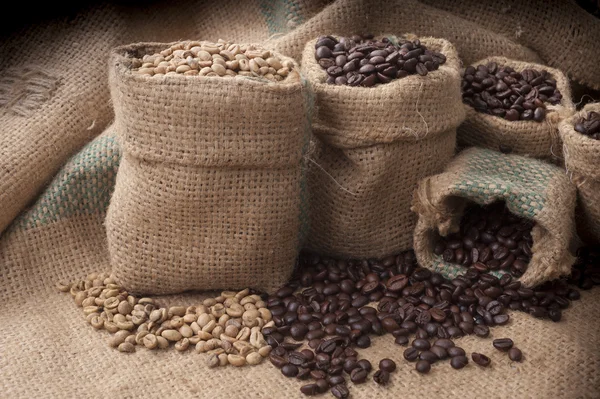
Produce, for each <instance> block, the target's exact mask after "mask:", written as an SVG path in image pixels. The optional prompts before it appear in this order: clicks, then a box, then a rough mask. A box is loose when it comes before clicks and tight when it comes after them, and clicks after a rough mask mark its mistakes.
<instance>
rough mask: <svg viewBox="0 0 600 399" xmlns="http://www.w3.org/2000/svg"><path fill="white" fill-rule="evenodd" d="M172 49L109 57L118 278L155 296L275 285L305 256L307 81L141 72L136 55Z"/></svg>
mask: <svg viewBox="0 0 600 399" xmlns="http://www.w3.org/2000/svg"><path fill="white" fill-rule="evenodd" d="M169 46H170V45H168V44H157V43H151V44H136V45H130V46H124V47H119V48H117V49H116V50H115V51H114V52H113V56H112V58H111V72H110V75H111V76H110V79H111V92H112V99H113V105H114V107H115V114H116V127H117V132H118V135H119V140H120V143H121V146H122V149H123V160H122V162H121V166H120V168H119V173H118V175H117V183H116V187H115V192H114V194H113V197H112V199H111V204H110V208H109V212H108V216H107V220H106V230H107V234H108V245H109V250H110V255H111V263H112V270H113V273H114V274H115V277H116V278H117V280H118V281H119V283H120V284H122V285H123V286H124V287H126V288H127V290H129V291H132V292H141V293H151V294H168V293H177V292H183V291H186V290H192V289H217V288H223V289H225V288H228V289H235V288H239V289H243V288H245V287H251V288H257V289H261V290H264V291H271V290H273V289H276V288H277V287H279V286H280V285H282V284H283V283H285V282H286V281H287V280H288V279H289V277H290V276H291V273H292V270H293V268H294V265H295V261H296V257H297V255H298V251H299V249H300V240H299V234H300V210H301V208H300V206H301V177H302V163H301V161H302V159H303V157H302V152H303V147H305V146H306V144H307V142H308V137H307V134H308V118H307V109H306V108H305V101H304V94H303V92H302V83H301V81H300V75H299V73H298V72H297V71H292V72H291V73H290V75H289V76H288V77H287V78H286V79H285V80H284V81H282V82H278V83H273V82H271V83H266V82H265V81H259V80H257V79H254V78H242V77H238V78H235V79H224V78H219V77H201V76H192V77H187V76H181V75H177V76H165V77H162V78H153V77H148V76H142V75H137V74H134V73H132V72H131V60H132V57H138V58H141V57H142V56H143V55H144V54H154V53H155V52H159V51H162V50H164V49H165V48H167V47H169ZM286 59H287V58H286Z"/></svg>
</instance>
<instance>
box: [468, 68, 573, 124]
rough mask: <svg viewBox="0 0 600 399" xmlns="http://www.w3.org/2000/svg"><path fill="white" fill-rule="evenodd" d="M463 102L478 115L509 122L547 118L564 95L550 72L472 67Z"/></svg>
mask: <svg viewBox="0 0 600 399" xmlns="http://www.w3.org/2000/svg"><path fill="white" fill-rule="evenodd" d="M462 93H463V94H462V96H463V102H464V103H465V104H468V105H470V106H471V107H473V108H474V109H475V110H476V111H478V112H483V113H486V114H490V115H494V116H498V117H501V118H504V119H506V120H509V121H516V120H534V121H536V122H542V121H543V120H544V119H545V118H546V113H547V111H546V105H545V103H546V102H547V103H550V104H552V105H556V104H558V103H560V100H561V99H562V94H561V93H560V91H559V90H558V89H557V88H556V80H555V79H554V78H552V76H550V74H549V73H548V72H547V71H546V70H542V71H538V70H535V69H524V70H523V71H521V72H518V71H515V70H514V69H513V68H511V67H498V65H496V64H494V63H491V64H488V65H478V66H477V67H474V66H469V67H467V68H466V69H465V71H464V74H463V80H462Z"/></svg>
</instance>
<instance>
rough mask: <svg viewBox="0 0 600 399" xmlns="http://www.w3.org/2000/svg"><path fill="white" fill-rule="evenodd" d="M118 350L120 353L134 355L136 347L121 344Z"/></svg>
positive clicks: (127, 343)
mask: <svg viewBox="0 0 600 399" xmlns="http://www.w3.org/2000/svg"><path fill="white" fill-rule="evenodd" d="M117 349H118V350H119V352H124V353H132V352H135V346H133V345H132V344H130V343H129V342H123V343H122V344H120V345H119V346H118V347H117Z"/></svg>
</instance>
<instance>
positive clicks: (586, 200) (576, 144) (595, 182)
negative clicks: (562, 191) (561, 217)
mask: <svg viewBox="0 0 600 399" xmlns="http://www.w3.org/2000/svg"><path fill="white" fill-rule="evenodd" d="M591 111H596V112H600V103H594V104H588V105H586V106H585V107H584V108H583V110H582V111H581V112H578V113H577V114H575V115H574V116H572V117H571V118H569V119H567V120H565V121H563V122H561V124H560V137H561V139H562V141H563V152H564V157H565V167H566V169H567V172H569V173H568V174H569V176H570V178H571V179H572V181H573V183H575V185H576V186H577V191H578V194H579V195H578V211H577V213H576V217H575V220H576V222H577V231H578V233H579V235H580V236H581V238H582V239H583V240H584V241H588V242H590V243H600V140H594V139H592V138H589V137H587V136H585V135H583V134H581V133H579V132H576V131H575V129H574V128H573V127H574V125H575V124H576V123H577V121H579V119H580V118H581V117H584V116H587V114H588V112H591Z"/></svg>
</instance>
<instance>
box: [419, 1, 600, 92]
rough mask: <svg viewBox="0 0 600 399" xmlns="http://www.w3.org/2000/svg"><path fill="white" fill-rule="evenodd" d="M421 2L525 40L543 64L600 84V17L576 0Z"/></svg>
mask: <svg viewBox="0 0 600 399" xmlns="http://www.w3.org/2000/svg"><path fill="white" fill-rule="evenodd" d="M420 1H422V2H423V3H426V4H429V5H431V6H433V7H437V8H439V9H440V11H441V10H443V11H448V12H450V13H452V14H453V15H454V16H457V17H461V18H464V19H465V20H468V21H470V22H473V23H475V24H477V25H479V26H484V27H485V28H486V29H489V30H490V31H492V32H496V33H497V34H499V35H503V36H504V37H506V38H508V39H509V40H512V41H514V42H516V43H519V44H522V45H524V46H526V47H528V48H530V49H532V50H533V51H535V52H536V53H537V54H538V55H539V56H540V57H541V58H542V59H543V60H544V64H547V65H550V66H551V67H554V68H557V69H560V70H561V71H563V72H564V73H566V74H567V76H568V77H569V78H570V79H573V80H575V81H577V82H579V83H581V84H583V85H586V86H589V87H592V88H594V89H596V90H598V89H600V68H598V64H600V20H598V19H597V18H595V17H594V16H593V15H591V14H589V13H587V12H586V11H585V10H584V9H582V8H581V7H580V6H579V5H578V4H577V3H576V2H575V1H564V0H532V1H527V2H523V1H519V0H502V1H494V0H449V1H448V0H444V1H437V0H420ZM511 58H514V59H521V58H520V57H517V56H511Z"/></svg>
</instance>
